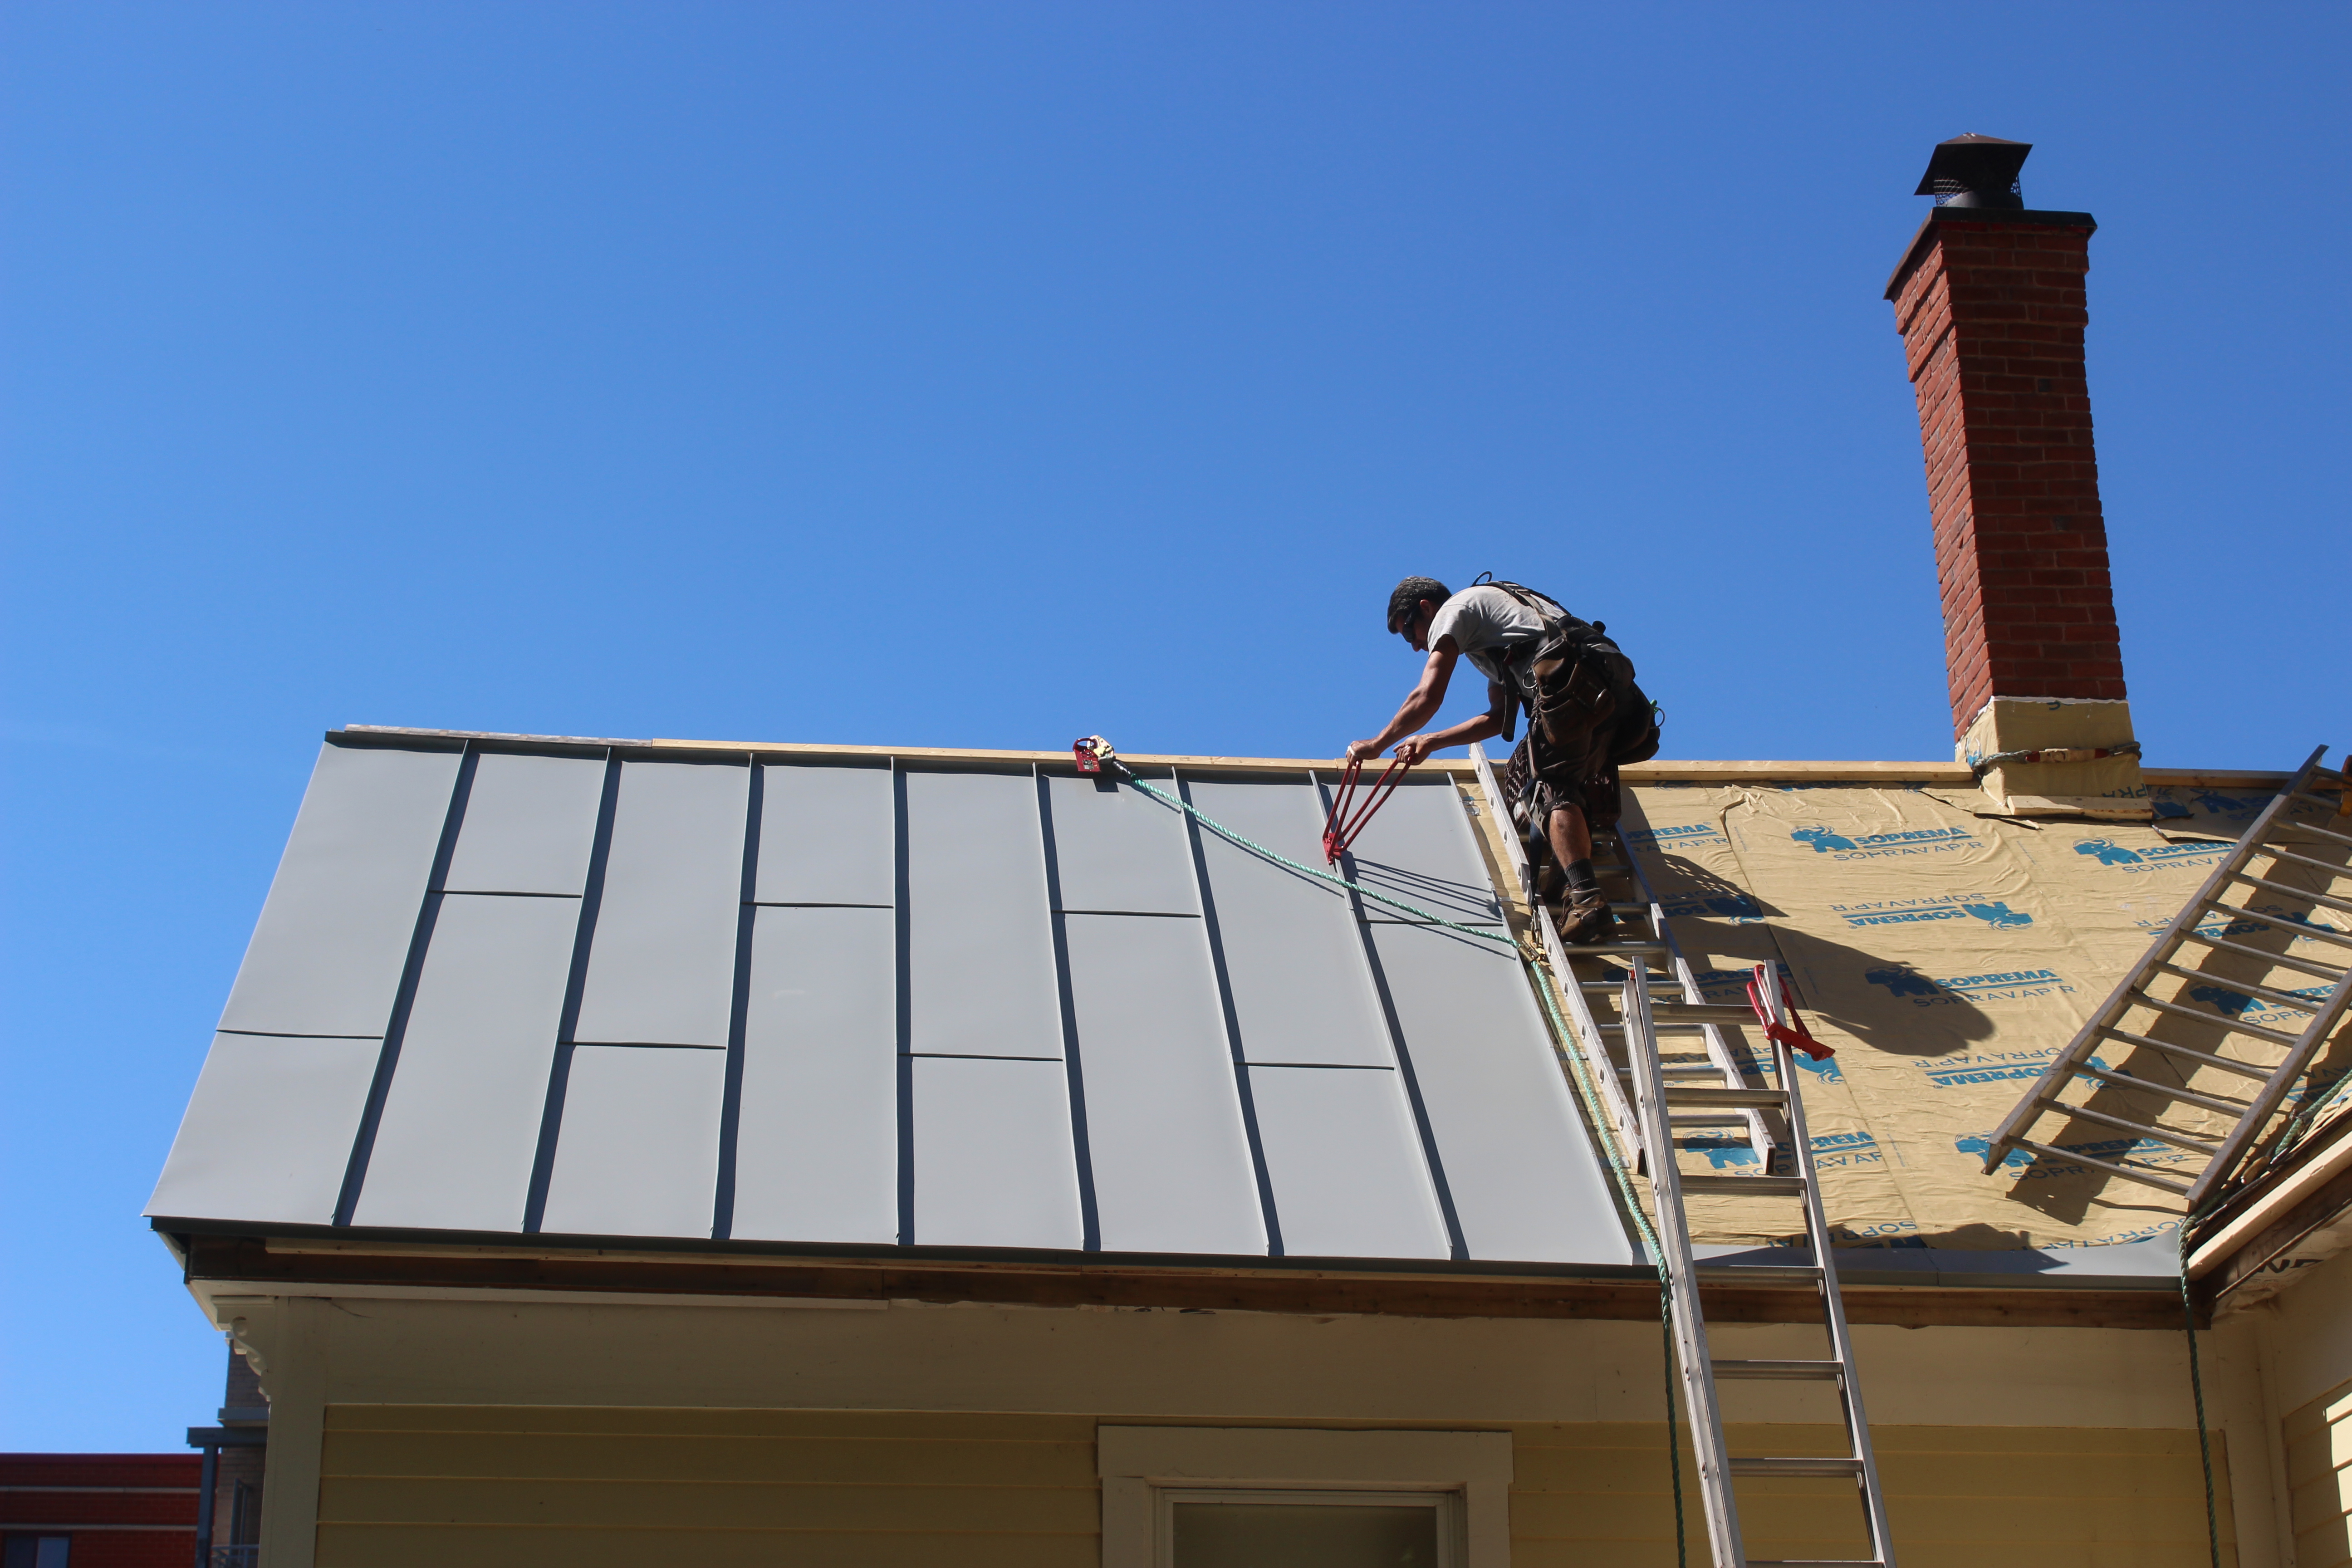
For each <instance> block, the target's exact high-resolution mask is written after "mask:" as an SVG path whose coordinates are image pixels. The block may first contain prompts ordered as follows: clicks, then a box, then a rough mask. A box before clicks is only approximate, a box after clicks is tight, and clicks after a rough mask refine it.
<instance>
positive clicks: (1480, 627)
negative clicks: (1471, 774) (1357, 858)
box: [1348, 575, 1658, 944]
mask: <svg viewBox="0 0 2352 1568" xmlns="http://www.w3.org/2000/svg"><path fill="white" fill-rule="evenodd" d="M1388 629H1389V630H1390V631H1391V632H1393V633H1395V634H1396V635H1398V636H1399V637H1403V638H1404V640H1405V641H1406V642H1407V643H1408V644H1410V645H1411V646H1412V650H1413V652H1415V653H1421V654H1426V655H1428V656H1429V657H1428V662H1427V663H1426V664H1424V665H1423V667H1422V671H1421V681H1420V683H1419V684H1418V685H1416V686H1415V687H1414V688H1413V689H1412V694H1411V695H1410V696H1408V697H1406V699H1405V700H1404V706H1402V708H1399V709H1398V710H1397V714H1396V717H1395V718H1393V719H1391V720H1390V721H1389V722H1388V725H1387V727H1386V728H1385V729H1383V730H1381V732H1380V733H1379V734H1377V735H1375V736H1373V737H1371V738H1370V740H1365V741H1358V742H1355V743H1354V744H1353V745H1351V746H1349V748H1348V755H1349V756H1350V757H1353V758H1357V759H1360V760H1368V759H1370V758H1372V757H1377V756H1379V755H1380V754H1381V752H1383V751H1385V750H1386V749H1387V748H1388V747H1389V746H1390V745H1391V744H1394V745H1395V747H1396V755H1397V757H1398V759H1399V760H1400V761H1402V762H1405V763H1418V762H1420V761H1421V760H1422V759H1423V758H1424V757H1426V756H1428V755H1429V754H1430V753H1431V752H1435V751H1440V750H1442V749H1444V747H1447V746H1465V745H1468V744H1469V743H1470V742H1473V741H1483V740H1486V738H1488V737H1489V736H1495V735H1499V736H1501V737H1502V738H1503V739H1504V740H1506V741H1507V740H1509V739H1510V738H1511V735H1512V732H1513V731H1514V729H1515V728H1516V726H1517V711H1518V710H1519V709H1520V708H1522V707H1524V708H1525V709H1526V710H1527V713H1528V734H1527V738H1526V739H1525V740H1523V741H1521V742H1519V743H1518V746H1517V749H1516V750H1514V751H1513V752H1511V761H1510V765H1509V767H1508V768H1507V770H1506V772H1505V774H1504V779H1503V787H1504V791H1505V793H1506V794H1507V795H1508V796H1509V798H1510V802H1511V810H1512V814H1513V816H1515V817H1516V818H1517V827H1518V829H1519V831H1520V833H1521V835H1522V836H1523V837H1526V838H1527V839H1528V847H1529V849H1530V852H1531V853H1532V855H1533V856H1534V858H1535V860H1536V863H1537V865H1538V873H1537V879H1536V890H1537V895H1538V897H1539V898H1541V899H1542V900H1544V901H1545V902H1546V903H1547V904H1550V905H1552V906H1553V915H1554V918H1555V920H1556V921H1557V922H1558V924H1559V935H1560V940H1561V941H1562V942H1568V943H1570V944H1576V943H1582V942H1594V941H1597V940H1599V939H1600V938H1601V936H1602V935H1603V934H1604V933H1606V932H1607V931H1608V929H1609V927H1610V926H1611V924H1612V923H1613V921H1614V919H1615V917H1614V916H1613V915H1612V914H1611V912H1610V910H1609V901H1608V900H1607V899H1605V898H1603V897H1602V896H1601V880H1600V879H1599V878H1598V877H1597V876H1595V875H1594V873H1593V869H1592V830H1593V829H1594V828H1595V827H1611V826H1615V825H1616V821H1617V814H1618V784H1617V769H1618V767H1619V766H1620V765H1621V764H1622V763H1637V762H1643V761H1645V760H1647V759H1648V758H1650V757H1653V756H1655V755H1656V754H1657V751H1658V725H1657V718H1656V710H1655V709H1654V708H1653V707H1652V705H1651V703H1650V700H1649V699H1648V698H1647V697H1644V696H1643V694H1642V689H1641V688H1640V687H1639V686H1636V685H1635V684H1634V683H1633V662H1632V661H1631V660H1629V659H1628V658H1626V657H1625V656H1624V654H1623V653H1622V651H1620V650H1619V648H1618V647H1617V645H1616V644H1615V643H1613V642H1612V641H1610V640H1609V638H1608V637H1606V636H1605V635H1603V634H1604V633H1605V632H1606V630H1607V626H1606V625H1605V624H1604V623H1601V622H1588V621H1580V620H1579V619H1577V618H1576V617H1575V616H1571V615H1570V614H1569V613H1568V612H1567V611H1566V610H1565V609H1562V608H1561V607H1560V605H1559V603H1558V602H1557V601H1555V600H1553V599H1551V598H1549V597H1547V596H1546V595H1542V594H1538V593H1537V592H1536V591H1535V590H1533V589H1532V588H1524V587H1521V586H1520V585H1519V584H1517V583H1497V582H1490V581H1488V580H1487V578H1486V576H1483V575H1482V576H1481V577H1480V578H1479V580H1478V581H1477V582H1476V583H1475V584H1472V585H1471V586H1469V587H1467V588H1465V589H1464V590H1462V592H1460V593H1458V594H1456V593H1454V591H1453V590H1452V589H1450V588H1448V587H1446V585H1445V584H1443V583H1440V582H1439V581H1437V580H1436V579H1435V578H1433V577H1407V578H1406V579H1405V580H1404V581H1403V582H1402V583H1399V584H1397V585H1396V591H1395V592H1394V593H1392V594H1391V595H1389V614H1388ZM1465 658H1466V659H1468V660H1469V661H1470V663H1471V664H1472V666H1474V667H1475V668H1476V669H1477V671H1478V673H1479V674H1481V675H1483V676H1485V677H1486V712H1484V713H1481V714H1479V715H1478V716H1477V717H1476V718H1475V719H1465V720H1464V721H1462V722H1461V723H1459V724H1455V725H1452V726H1450V727H1449V728H1446V729H1444V730H1439V731H1433V732H1432V733H1428V734H1416V733H1414V732H1413V731H1417V730H1419V729H1420V728H1421V726H1422V725H1423V724H1425V723H1427V722H1428V721H1430V720H1431V719H1433V718H1434V717H1435V716H1436V714H1437V710H1438V709H1439V707H1440V706H1442V705H1443V704H1444V701H1445V689H1446V686H1447V685H1448V683H1450V682H1451V681H1452V680H1453V679H1454V665H1455V664H1456V663H1458V662H1459V661H1460V660H1462V659H1465ZM1547 849H1548V850H1549V858H1547V856H1546V855H1545V853H1544V852H1545V851H1546V850H1547Z"/></svg>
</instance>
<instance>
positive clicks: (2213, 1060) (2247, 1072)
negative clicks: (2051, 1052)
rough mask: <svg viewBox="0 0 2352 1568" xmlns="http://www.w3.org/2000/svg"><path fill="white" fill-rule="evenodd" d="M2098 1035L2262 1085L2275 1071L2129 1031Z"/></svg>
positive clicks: (2111, 1031)
mask: <svg viewBox="0 0 2352 1568" xmlns="http://www.w3.org/2000/svg"><path fill="white" fill-rule="evenodd" d="M2099 1033H2100V1034H2101V1035H2102V1036H2103V1037H2105V1038H2107V1039H2110V1040H2123V1041H2126V1042H2127V1043H2129V1044H2131V1045H2135V1046H2144V1047H2147V1049H2149V1050H2152V1051H2162V1052H2163V1053H2164V1054H2165V1055H2166V1056H2168V1057H2187V1058H2189V1060H2191V1061H2198V1062H2203V1063H2204V1064H2205V1065H2206V1066H2207V1067H2209V1068H2221V1069H2223V1070H2224V1071H2226V1072H2233V1073H2236V1074H2238V1075H2239V1076H2240V1077H2242V1078H2251V1079H2257V1080H2259V1081H2261V1082H2263V1083H2268V1082H2269V1081H2270V1077H2271V1074H2272V1072H2273V1071H2274V1070H2276V1069H2274V1068H2258V1067H2255V1066H2254V1065H2253V1064H2252V1063H2251V1062H2242V1061H2233V1060H2231V1058H2228V1057H2217V1056H2215V1055H2214V1054H2213V1053H2212V1052H2210V1051H2192V1050H2190V1049H2189V1047H2187V1046H2176V1045H2172V1044H2169V1043H2168V1042H2167V1041H2164V1040H2151V1039H2149V1038H2148V1037H2147V1036H2146V1035H2135V1034H2133V1033H2132V1032H2131V1031H2130V1030H2129V1029H2116V1028H2105V1029H2101V1030H2100V1031H2099ZM2070 1070H2071V1069H2070Z"/></svg>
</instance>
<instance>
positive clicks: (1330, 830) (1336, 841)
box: [1323, 757, 1412, 866]
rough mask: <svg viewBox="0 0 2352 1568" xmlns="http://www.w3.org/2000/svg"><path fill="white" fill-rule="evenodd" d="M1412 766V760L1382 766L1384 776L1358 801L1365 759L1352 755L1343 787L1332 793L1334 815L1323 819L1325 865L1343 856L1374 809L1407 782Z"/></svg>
mask: <svg viewBox="0 0 2352 1568" xmlns="http://www.w3.org/2000/svg"><path fill="white" fill-rule="evenodd" d="M1411 769H1412V763H1408V762H1403V761H1397V762H1392V763H1390V764H1389V765H1388V766H1387V767H1385V768H1383V769H1382V770H1381V776H1380V777H1379V778H1378V779H1376V780H1374V781H1373V783H1372V786H1371V788H1370V790H1369V791H1367V792H1366V794H1365V795H1364V800H1363V804H1362V805H1354V799H1355V794H1356V784H1357V781H1358V780H1360V778H1361V777H1362V776H1363V772H1364V763H1363V759H1361V758H1360V757H1349V759H1348V770H1347V772H1345V773H1341V774H1340V775H1339V788H1338V789H1336V790H1334V791H1333V792H1332V793H1331V811H1330V815H1329V816H1326V817H1325V818H1324V819H1323V863H1324V864H1325V865H1327V866H1329V865H1334V864H1337V863H1338V861H1339V857H1340V856H1342V855H1345V854H1346V853H1347V852H1348V846H1349V845H1350V844H1353V843H1354V842H1355V841H1356V835H1358V834H1360V833H1361V832H1362V831H1363V830H1364V824H1366V823H1367V822H1370V820H1371V819H1372V813H1374V812H1376V811H1378V810H1380V808H1381V806H1382V805H1386V804H1387V802H1388V798H1389V796H1391V795H1394V794H1396V787H1397V785H1399V784H1402V783H1404V775H1405V774H1406V773H1407V772H1409V771H1410V770H1411Z"/></svg>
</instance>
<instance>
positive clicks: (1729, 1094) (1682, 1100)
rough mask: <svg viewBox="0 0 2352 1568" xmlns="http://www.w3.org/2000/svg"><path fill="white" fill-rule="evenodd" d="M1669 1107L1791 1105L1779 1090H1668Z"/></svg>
mask: <svg viewBox="0 0 2352 1568" xmlns="http://www.w3.org/2000/svg"><path fill="white" fill-rule="evenodd" d="M1666 1103H1667V1104H1668V1105H1720V1106H1734V1105H1752V1106H1757V1107H1759V1108H1764V1109H1778V1108H1779V1107H1780V1106H1783V1105H1786V1104H1788V1103H1789V1097H1788V1096H1787V1095H1786V1094H1784V1093H1783V1092H1781V1091H1780V1089H1675V1088H1672V1087H1669V1088H1668V1089H1666Z"/></svg>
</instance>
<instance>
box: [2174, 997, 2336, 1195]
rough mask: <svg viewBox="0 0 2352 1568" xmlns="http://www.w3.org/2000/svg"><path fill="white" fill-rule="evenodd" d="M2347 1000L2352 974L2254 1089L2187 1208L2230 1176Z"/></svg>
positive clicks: (2196, 1185) (2194, 1186)
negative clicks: (2280, 1060)
mask: <svg viewBox="0 0 2352 1568" xmlns="http://www.w3.org/2000/svg"><path fill="white" fill-rule="evenodd" d="M2347 1003H2352V974H2347V975H2346V976H2345V977H2344V978H2343V979H2341V980H2339V981H2337V982H2336V990H2335V992H2334V994H2332V995H2330V996H2329V997H2328V999H2327V1005H2326V1007H2324V1008H2323V1009H2321V1010H2320V1011H2319V1012H2318V1013H2317V1014H2315V1015H2314V1016H2313V1017H2312V1020H2311V1022H2310V1023H2309V1024H2308V1025H2307V1026H2305V1028H2304V1031H2303V1038H2302V1039H2301V1040H2299V1041H2297V1042H2296V1044H2295V1046H2294V1048H2293V1049H2291V1050H2289V1051H2288V1052H2287V1054H2286V1060H2284V1061H2283V1062H2281V1063H2279V1065H2278V1070H2277V1071H2275V1072H2273V1073H2272V1074H2271V1076H2270V1081H2269V1082H2267V1083H2265V1084H2263V1087H2262V1088H2261V1089H2259V1090H2258V1091H2256V1093H2255V1095H2254V1098H2253V1102H2252V1104H2250V1105H2248V1106H2247V1107H2246V1112H2245V1114H2244V1115H2243V1116H2241V1117H2240V1118H2238V1123H2237V1125H2236V1126H2234V1127H2232V1128H2231V1129H2230V1133H2229V1136H2228V1137H2226V1138H2224V1139H2222V1140H2221V1151H2220V1152H2218V1153H2216V1154H2215V1155H2214V1156H2213V1159H2212V1162H2211V1163H2210V1164H2208V1165H2207V1166H2206V1167H2205V1173H2204V1174H2203V1175H2201V1176H2200V1177H2198V1178H2197V1180H2196V1182H2195V1183H2194V1184H2191V1185H2190V1187H2189V1209H2190V1210H2191V1211H2192V1212H2193V1211H2194V1210H2196V1209H2197V1208H2199V1207H2200V1206H2201V1205H2203V1204H2204V1202H2205V1200H2206V1199H2208V1198H2210V1197H2211V1196H2212V1195H2213V1192H2214V1189H2215V1188H2217V1187H2219V1186H2220V1185H2221V1184H2222V1183H2223V1182H2225V1181H2227V1180H2228V1179H2229V1177H2230V1173H2231V1171H2233V1170H2234V1169H2235V1168H2236V1166H2237V1164H2238V1163H2239V1161H2240V1160H2241V1159H2242V1158H2243V1157H2244V1155H2245V1153H2246V1152H2247V1150H2248V1149H2250V1148H2251V1147H2252V1145H2253V1142H2254V1140H2255V1139H2257V1138H2259V1137H2261V1136H2262V1132H2263V1128H2264V1127H2265V1126H2267V1125H2268V1124H2269V1122H2270V1119H2271V1114H2272V1112H2273V1111H2275V1110H2278V1108H2279V1106H2280V1105H2281V1104H2282V1103H2283V1102H2284V1100H2285V1099H2286V1097H2287V1095H2288V1094H2289V1093H2291V1092H2292V1091H2293V1090H2294V1085H2295V1080H2296V1079H2299V1078H2301V1077H2302V1076H2303V1069H2304V1068H2306V1067H2308V1066H2309V1065H2310V1064H2311V1058H2313V1057H2315V1056H2316V1055H2317V1054H2318V1052H2319V1047H2321V1046H2323V1045H2325V1044H2326V1043H2327V1037H2329V1036H2330V1035H2332V1034H2334V1033H2335V1032H2336V1024H2337V1023H2338V1022H2340V1021H2341V1020H2342V1019H2343V1016H2344V1009H2345V1006H2346V1005H2347Z"/></svg>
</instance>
